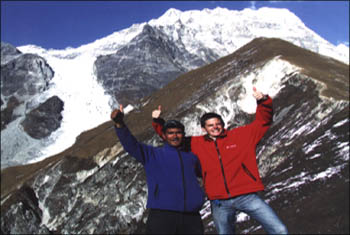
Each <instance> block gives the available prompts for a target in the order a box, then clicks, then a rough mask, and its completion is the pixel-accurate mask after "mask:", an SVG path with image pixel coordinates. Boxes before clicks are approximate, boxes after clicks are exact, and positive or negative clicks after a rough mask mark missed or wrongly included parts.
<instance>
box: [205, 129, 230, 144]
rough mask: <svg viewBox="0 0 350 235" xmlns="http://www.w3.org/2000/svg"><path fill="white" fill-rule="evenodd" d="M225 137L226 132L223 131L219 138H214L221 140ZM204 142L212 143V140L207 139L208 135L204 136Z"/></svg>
mask: <svg viewBox="0 0 350 235" xmlns="http://www.w3.org/2000/svg"><path fill="white" fill-rule="evenodd" d="M226 136H227V130H226V129H224V131H223V132H222V133H221V135H219V136H218V137H216V138H217V139H223V138H225V137H226ZM204 140H205V141H209V142H211V141H214V140H213V139H212V138H210V137H209V135H208V134H206V135H205V136H204Z"/></svg>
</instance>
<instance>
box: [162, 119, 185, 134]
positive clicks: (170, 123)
mask: <svg viewBox="0 0 350 235" xmlns="http://www.w3.org/2000/svg"><path fill="white" fill-rule="evenodd" d="M169 128H179V129H181V130H182V132H183V133H185V126H184V125H182V123H181V122H179V121H176V120H169V121H166V122H165V123H164V126H163V128H162V132H163V133H165V131H166V130H167V129H169Z"/></svg>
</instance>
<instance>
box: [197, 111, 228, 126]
mask: <svg viewBox="0 0 350 235" xmlns="http://www.w3.org/2000/svg"><path fill="white" fill-rule="evenodd" d="M211 118H217V119H219V120H220V122H221V124H222V126H223V127H224V126H225V123H224V120H222V117H221V116H220V115H219V114H217V113H205V114H203V116H202V117H201V119H200V121H201V127H203V128H204V127H205V122H206V121H207V120H208V119H211Z"/></svg>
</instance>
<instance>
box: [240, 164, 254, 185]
mask: <svg viewBox="0 0 350 235" xmlns="http://www.w3.org/2000/svg"><path fill="white" fill-rule="evenodd" d="M242 167H243V170H244V171H245V173H247V174H248V176H250V177H251V178H252V179H253V180H254V181H256V178H255V176H254V175H253V174H252V173H251V172H250V171H249V170H248V168H247V167H246V166H245V165H244V164H243V163H242Z"/></svg>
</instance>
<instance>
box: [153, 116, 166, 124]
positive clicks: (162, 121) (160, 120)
mask: <svg viewBox="0 0 350 235" xmlns="http://www.w3.org/2000/svg"><path fill="white" fill-rule="evenodd" d="M152 121H153V122H155V123H158V124H160V125H162V126H163V125H164V123H165V120H164V119H163V118H152Z"/></svg>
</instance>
